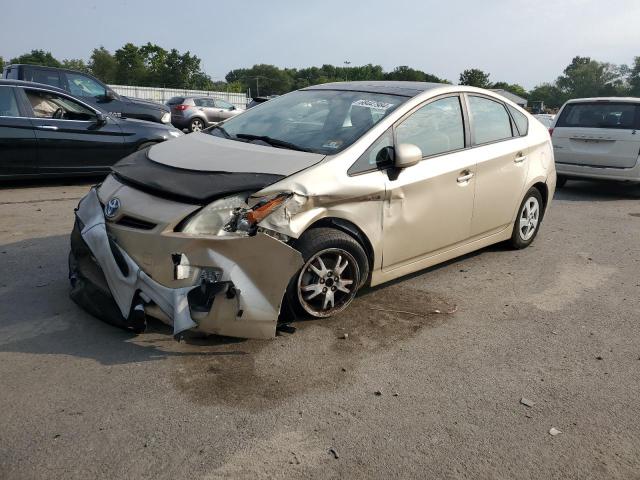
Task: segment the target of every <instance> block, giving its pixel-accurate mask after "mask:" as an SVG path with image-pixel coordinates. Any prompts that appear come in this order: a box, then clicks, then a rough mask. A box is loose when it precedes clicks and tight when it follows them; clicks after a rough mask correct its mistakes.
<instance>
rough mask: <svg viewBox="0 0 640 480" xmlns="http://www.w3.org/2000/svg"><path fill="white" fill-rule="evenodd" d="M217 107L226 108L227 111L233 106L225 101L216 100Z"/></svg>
mask: <svg viewBox="0 0 640 480" xmlns="http://www.w3.org/2000/svg"><path fill="white" fill-rule="evenodd" d="M215 102H216V107H218V108H225V109H227V110H228V109H230V108H231V107H232V106H233V105H231V104H230V103H229V102H225V101H224V100H216V101H215Z"/></svg>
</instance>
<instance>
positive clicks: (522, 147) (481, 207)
mask: <svg viewBox="0 0 640 480" xmlns="http://www.w3.org/2000/svg"><path fill="white" fill-rule="evenodd" d="M465 96H466V99H467V105H468V110H469V122H470V131H471V144H472V151H473V152H474V156H475V158H476V160H477V165H476V190H475V204H474V210H473V221H472V222H471V236H472V237H484V236H487V235H490V234H491V233H494V232H497V231H499V230H501V229H503V228H505V227H506V226H508V225H510V224H511V222H512V221H513V218H514V215H515V213H516V210H517V208H518V206H519V205H520V202H521V201H522V195H523V191H522V190H523V188H524V183H525V181H526V177H527V170H528V167H529V163H528V161H527V155H528V153H529V145H528V139H527V137H526V134H525V135H524V136H520V135H519V134H518V130H517V128H516V125H515V122H513V121H512V120H511V116H510V115H509V113H508V111H507V108H506V106H505V104H504V103H502V102H501V101H499V100H497V99H494V98H490V97H485V96H481V95H476V94H474V95H469V94H466V95H465Z"/></svg>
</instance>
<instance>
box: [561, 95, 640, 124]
mask: <svg viewBox="0 0 640 480" xmlns="http://www.w3.org/2000/svg"><path fill="white" fill-rule="evenodd" d="M635 116H636V105H635V104H633V103H609V102H607V103H604V102H602V103H569V104H567V106H565V107H564V110H563V111H562V115H561V116H560V118H559V119H558V122H557V124H556V127H583V128H621V129H629V130H631V129H633V128H634V125H635Z"/></svg>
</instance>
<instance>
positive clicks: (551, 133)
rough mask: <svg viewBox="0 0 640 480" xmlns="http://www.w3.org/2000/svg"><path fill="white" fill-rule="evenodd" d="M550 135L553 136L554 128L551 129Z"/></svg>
mask: <svg viewBox="0 0 640 480" xmlns="http://www.w3.org/2000/svg"><path fill="white" fill-rule="evenodd" d="M549 135H551V136H553V128H550V129H549Z"/></svg>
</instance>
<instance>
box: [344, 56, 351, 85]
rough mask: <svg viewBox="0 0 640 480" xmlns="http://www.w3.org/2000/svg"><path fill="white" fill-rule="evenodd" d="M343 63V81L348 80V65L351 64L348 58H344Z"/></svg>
mask: <svg viewBox="0 0 640 480" xmlns="http://www.w3.org/2000/svg"><path fill="white" fill-rule="evenodd" d="M344 65H345V70H344V81H345V82H348V81H349V65H351V62H350V61H349V60H345V61H344Z"/></svg>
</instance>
